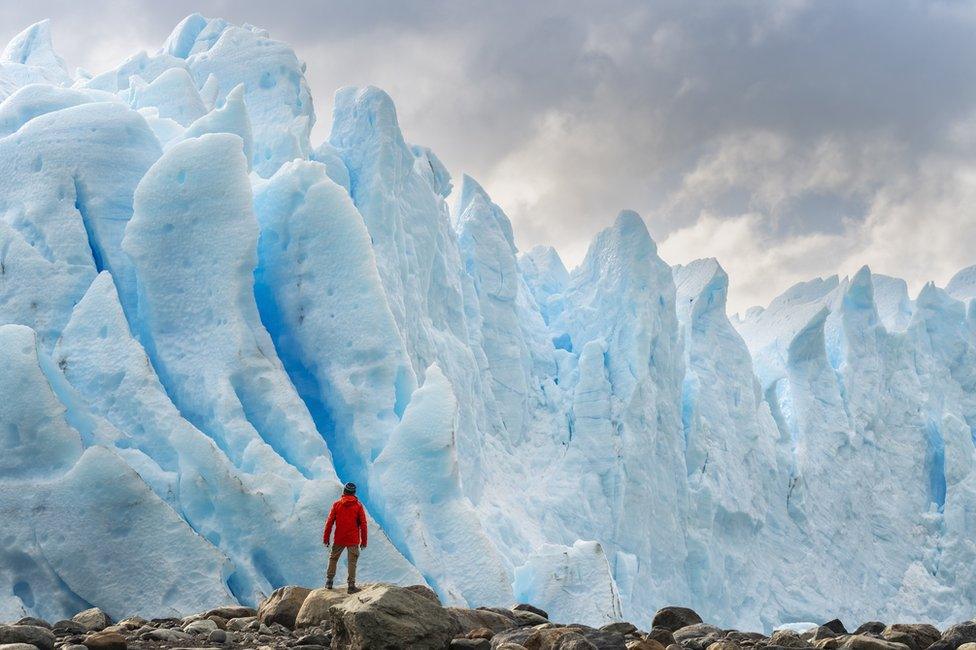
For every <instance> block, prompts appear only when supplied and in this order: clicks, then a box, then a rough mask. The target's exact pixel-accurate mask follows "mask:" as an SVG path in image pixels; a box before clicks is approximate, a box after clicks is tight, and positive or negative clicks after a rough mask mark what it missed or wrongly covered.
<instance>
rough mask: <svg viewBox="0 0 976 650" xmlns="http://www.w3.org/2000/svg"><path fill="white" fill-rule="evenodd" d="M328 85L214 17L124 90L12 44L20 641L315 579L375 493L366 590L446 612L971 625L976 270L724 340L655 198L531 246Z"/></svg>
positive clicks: (11, 369) (7, 122) (46, 30)
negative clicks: (25, 634)
mask: <svg viewBox="0 0 976 650" xmlns="http://www.w3.org/2000/svg"><path fill="white" fill-rule="evenodd" d="M304 72H305V65H304V63H302V62H301V61H300V60H299V59H298V57H297V56H296V55H295V53H294V51H293V50H292V49H291V48H290V47H289V46H288V45H287V44H285V43H282V42H280V41H276V40H274V39H272V38H271V37H270V35H269V34H268V33H267V32H265V31H264V30H262V29H259V28H256V27H253V26H250V25H244V26H238V25H233V24H230V23H228V22H227V21H224V20H221V19H207V18H204V17H202V16H199V15H192V16H189V17H187V18H186V19H185V20H183V21H182V22H181V23H180V24H179V25H178V26H177V27H176V28H175V29H174V31H173V33H172V34H171V35H170V36H169V38H167V39H166V41H165V43H164V44H163V45H162V47H161V48H160V49H159V50H158V51H157V52H155V53H147V52H139V53H137V54H135V55H133V56H131V57H129V58H128V59H126V60H125V61H122V62H121V63H120V64H119V65H118V66H117V67H116V68H114V69H112V70H108V71H104V72H101V73H99V74H97V75H92V74H89V73H86V72H83V71H79V72H78V73H76V74H75V75H72V74H70V73H68V72H67V68H66V66H65V64H64V61H63V60H62V59H61V58H60V57H59V56H58V55H57V54H56V53H55V51H54V49H53V46H52V43H51V36H50V27H49V24H48V23H47V22H41V23H38V24H36V25H33V26H31V27H29V28H28V29H26V30H25V31H24V32H22V33H21V34H20V35H18V36H17V37H15V38H14V39H13V40H12V41H11V43H10V44H9V45H8V46H7V47H6V48H5V49H4V50H3V53H2V55H0V215H2V218H0V517H2V520H3V521H4V522H5V525H4V530H3V531H2V533H0V620H8V619H10V620H12V619H16V618H19V617H20V616H24V615H36V616H42V617H45V618H48V619H51V618H52V617H53V618H54V619H57V618H60V617H63V616H66V615H69V614H72V613H74V612H75V611H77V610H79V609H81V608H83V607H85V606H88V605H97V606H99V607H102V608H103V609H105V610H106V611H107V612H108V613H109V614H110V615H115V616H120V615H129V614H142V615H146V616H164V615H175V614H186V613H190V612H193V611H198V610H200V609H204V608H206V607H209V606H212V605H214V604H220V603H224V602H232V601H238V602H241V603H248V604H254V603H255V602H257V601H259V600H260V599H261V598H262V597H263V596H264V595H266V594H268V593H269V592H270V591H271V590H272V589H274V588H276V587H278V586H281V585H285V584H295V583H299V584H301V583H309V582H314V579H315V578H314V576H318V575H320V574H321V572H322V570H323V567H324V560H325V558H324V551H323V549H322V546H321V540H320V534H321V527H322V523H323V519H324V515H325V512H326V510H327V508H328V506H329V504H330V503H331V501H332V500H333V499H334V498H335V497H336V496H337V495H338V493H339V492H340V490H341V484H342V482H345V481H349V480H352V481H355V482H357V483H358V484H359V485H360V486H361V495H362V499H363V501H364V503H365V505H366V508H367V511H368V513H369V516H370V519H371V523H372V525H373V527H374V529H375V533H374V534H373V535H371V544H370V547H369V549H368V550H367V552H366V553H365V554H364V557H363V560H362V562H361V564H360V570H361V577H362V579H363V580H367V581H369V580H388V581H392V582H398V583H403V584H407V583H427V584H429V585H430V586H431V587H433V588H434V589H435V590H436V591H437V592H438V594H439V595H440V596H441V598H442V600H444V601H445V602H446V603H451V604H459V605H463V604H466V605H471V606H477V605H494V604H506V603H509V602H510V601H512V600H513V599H516V598H519V599H527V600H530V601H532V602H534V603H535V604H536V605H539V606H542V607H544V608H546V609H548V610H549V611H550V613H551V614H552V615H553V616H554V617H556V618H559V619H565V620H569V619H573V620H579V621H582V622H586V623H591V624H602V623H605V622H607V621H611V620H617V619H627V620H630V621H632V622H634V623H637V624H639V625H644V626H646V625H648V624H649V623H650V619H651V617H652V616H653V613H654V611H655V610H656V609H657V608H659V607H661V606H663V605H667V604H675V603H680V604H685V605H689V606H692V607H694V608H696V609H697V610H699V611H700V612H701V613H702V614H703V615H705V616H706V617H707V618H708V620H711V621H716V622H721V623H723V624H726V625H729V626H733V625H734V626H739V627H753V628H758V627H763V628H767V629H768V628H771V627H772V626H774V625H778V624H781V623H789V622H795V621H805V620H820V619H823V618H825V617H826V616H827V614H830V615H831V617H832V616H834V615H836V614H837V613H840V615H841V618H842V619H844V620H845V622H848V623H850V624H854V623H858V622H860V621H863V620H869V619H882V620H896V619H919V620H921V619H925V620H933V621H937V622H949V621H954V620H960V619H963V618H968V617H969V616H971V612H972V609H973V607H974V606H976V541H974V540H976V436H974V429H973V427H974V426H976V339H974V332H976V305H974V303H973V299H974V298H976V280H974V278H976V271H974V270H973V268H970V269H964V270H962V271H961V272H960V273H959V275H957V276H956V278H954V279H953V280H952V282H950V283H949V284H948V285H947V286H946V287H945V288H940V287H937V286H935V285H932V284H929V285H927V286H926V287H925V288H924V289H923V290H922V291H921V293H920V294H919V295H918V296H915V297H914V298H913V297H911V296H910V295H909V293H908V290H907V285H906V284H905V283H904V282H903V281H901V280H899V279H897V278H892V277H887V276H881V275H876V274H872V272H871V271H870V270H869V269H868V268H864V269H861V270H860V271H859V272H858V273H857V274H855V275H854V276H853V277H850V278H838V277H830V278H821V279H815V280H812V281H810V282H806V283H801V284H798V285H796V286H794V287H792V288H791V289H789V290H788V291H786V292H785V293H784V294H783V295H781V296H780V297H778V298H776V299H775V300H774V301H773V302H772V303H771V304H770V305H768V306H767V307H764V308H759V307H757V308H754V309H752V310H750V311H749V312H747V313H746V314H745V315H744V316H742V317H741V318H740V317H738V316H736V317H734V318H732V319H730V318H729V317H728V316H727V311H726V304H725V301H726V295H727V291H728V285H729V282H730V278H729V277H728V276H727V274H726V273H725V271H724V270H723V269H722V267H721V266H720V265H719V263H718V262H717V261H715V260H699V261H696V262H693V263H691V264H688V265H686V266H679V267H674V268H672V267H669V266H668V265H667V264H666V263H665V262H664V261H662V260H661V258H660V257H659V256H658V254H657V249H656V246H655V243H654V241H653V240H652V239H651V237H650V236H649V235H648V232H647V228H646V227H645V225H644V222H643V221H642V219H641V218H640V217H639V216H638V215H637V214H635V213H633V212H629V211H624V212H621V213H620V214H619V216H618V217H617V219H616V221H615V222H614V224H613V225H612V226H611V227H609V228H608V229H606V230H605V231H603V232H601V233H600V234H599V235H598V236H597V237H596V238H595V239H594V241H593V243H592V244H591V246H590V249H589V251H588V253H587V255H586V258H585V259H584V261H583V262H582V263H581V264H580V266H579V267H578V268H575V269H572V270H567V269H566V268H565V267H564V265H563V263H562V262H561V260H560V259H559V256H558V254H557V253H556V252H555V251H554V250H553V249H551V248H544V247H537V248H535V249H532V250H531V251H527V252H524V253H520V252H519V251H518V250H517V248H516V245H515V238H514V234H513V231H512V224H511V223H510V222H509V220H508V218H507V217H506V215H505V213H504V211H503V210H502V209H501V208H500V207H499V206H498V205H496V204H495V203H494V202H493V201H492V200H491V198H490V196H489V194H488V192H487V191H486V190H485V188H484V187H482V186H481V185H480V184H478V182H477V181H475V180H474V179H472V178H470V177H467V176H464V177H463V178H462V179H461V181H460V183H459V187H458V188H457V189H456V190H455V188H454V184H453V181H452V179H451V177H450V174H449V173H448V172H447V168H446V167H445V165H444V164H443V163H442V162H441V161H440V160H439V159H438V158H437V156H436V155H435V154H434V152H432V151H430V150H429V149H427V148H425V147H422V146H418V145H413V144H410V143H407V142H406V141H405V140H404V138H403V135H402V132H401V131H400V127H399V123H398V120H397V115H396V110H395V107H394V104H393V101H392V100H391V98H390V97H389V96H388V95H387V94H385V93H384V92H383V91H381V90H379V89H377V88H372V87H366V88H344V89H341V90H339V92H338V93H337V95H336V102H335V109H334V114H333V116H332V129H331V135H330V137H329V138H328V140H327V141H326V142H322V143H317V144H315V145H313V143H312V142H311V141H310V133H311V128H312V125H313V123H314V120H315V112H314V109H313V106H312V101H311V95H310V92H309V88H308V84H307V82H306V80H305V76H304ZM732 281H734V278H733V279H732ZM341 578H342V576H340V579H341Z"/></svg>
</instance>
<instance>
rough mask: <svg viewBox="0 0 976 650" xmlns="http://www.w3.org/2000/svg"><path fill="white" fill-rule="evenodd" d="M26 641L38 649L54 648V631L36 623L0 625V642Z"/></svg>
mask: <svg viewBox="0 0 976 650" xmlns="http://www.w3.org/2000/svg"><path fill="white" fill-rule="evenodd" d="M11 643H26V644H28V645H33V646H37V647H38V648H40V650H52V648H54V632H52V631H51V630H49V629H47V628H46V627H38V626H36V625H0V644H3V645H7V644H11Z"/></svg>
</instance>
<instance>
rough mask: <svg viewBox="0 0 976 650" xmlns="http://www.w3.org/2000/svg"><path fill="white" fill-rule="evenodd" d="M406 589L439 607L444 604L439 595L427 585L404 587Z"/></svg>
mask: <svg viewBox="0 0 976 650" xmlns="http://www.w3.org/2000/svg"><path fill="white" fill-rule="evenodd" d="M404 589H406V590H407V591H412V592H414V593H418V594H420V595H421V596H423V597H424V598H428V599H430V600H432V601H433V602H435V603H437V604H438V605H440V604H442V603H441V599H440V598H439V597H438V596H437V593H436V592H435V591H434V590H433V589H431V588H430V587H428V586H427V585H410V586H409V587H404Z"/></svg>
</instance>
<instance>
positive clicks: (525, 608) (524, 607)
mask: <svg viewBox="0 0 976 650" xmlns="http://www.w3.org/2000/svg"><path fill="white" fill-rule="evenodd" d="M512 611H513V612H532V613H533V614H538V615H539V616H541V617H542V618H544V619H546V620H549V612H547V611H546V610H544V609H539V608H538V607H536V606H535V605H530V604H529V603H519V604H518V605H515V606H514V607H512Z"/></svg>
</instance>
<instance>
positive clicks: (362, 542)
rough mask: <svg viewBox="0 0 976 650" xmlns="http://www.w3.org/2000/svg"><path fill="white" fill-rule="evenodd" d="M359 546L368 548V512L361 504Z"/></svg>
mask: <svg viewBox="0 0 976 650" xmlns="http://www.w3.org/2000/svg"><path fill="white" fill-rule="evenodd" d="M359 542H360V544H359V546H360V547H362V548H366V510H365V509H364V508H363V504H359Z"/></svg>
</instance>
